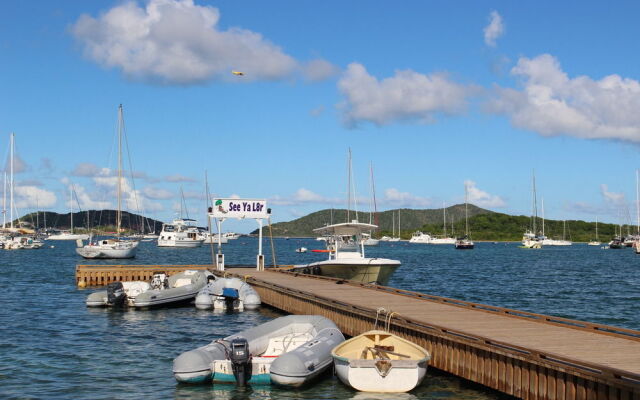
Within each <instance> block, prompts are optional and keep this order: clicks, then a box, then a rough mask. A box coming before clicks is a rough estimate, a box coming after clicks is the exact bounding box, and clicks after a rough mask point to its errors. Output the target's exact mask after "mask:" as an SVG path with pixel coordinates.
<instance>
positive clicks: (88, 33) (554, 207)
mask: <svg viewBox="0 0 640 400" xmlns="http://www.w3.org/2000/svg"><path fill="white" fill-rule="evenodd" d="M639 12H640V4H639V3H637V2H615V3H607V4H605V3H602V2H580V3H560V4H559V3H558V2H551V1H546V2H513V1H504V2H500V1H498V2H470V1H469V2H445V1H439V2H425V1H406V2H402V4H401V5H400V6H399V5H398V4H397V3H394V2H383V1H376V2H365V1H353V2H337V1H324V2H310V1H280V2H277V3H269V2H253V3H243V2H234V1H187V0H183V1H178V0H151V1H103V2H87V1H80V0H78V1H65V2H51V1H45V0H42V1H28V2H27V1H25V2H4V3H3V4H2V5H1V6H0V59H1V60H2V62H1V63H0V89H1V91H2V96H0V151H2V153H3V156H5V158H6V154H7V153H8V143H9V134H10V133H11V132H15V134H16V148H17V154H18V157H19V164H20V165H19V166H18V170H19V171H20V172H19V173H17V174H16V176H15V180H16V196H17V207H18V208H19V212H20V213H23V212H28V211H32V210H34V209H35V207H36V201H37V203H38V205H39V206H40V209H47V210H51V211H60V212H62V211H66V210H67V209H68V201H69V200H68V190H69V189H68V188H69V185H73V186H74V187H75V189H76V192H77V193H78V197H79V199H80V206H81V207H82V208H83V209H87V208H101V207H113V205H114V204H115V197H114V178H113V171H114V168H115V167H116V165H115V162H114V157H115V155H114V154H113V151H114V150H113V143H114V139H115V132H116V124H117V107H118V104H123V107H124V116H125V123H126V133H127V136H128V142H129V149H130V153H131V162H132V166H133V171H134V180H133V183H134V184H135V196H134V190H133V185H132V182H131V179H128V181H127V182H126V188H127V196H128V201H127V203H128V209H129V210H131V211H134V212H135V211H136V210H135V206H134V203H135V202H136V201H135V200H134V199H137V202H138V204H139V206H140V207H142V208H143V209H144V211H145V212H146V214H148V215H151V216H153V217H155V218H158V219H161V220H165V221H167V220H170V219H171V218H173V217H174V216H175V215H176V211H177V210H179V204H180V196H179V193H180V188H181V187H182V188H183V190H184V192H185V195H186V197H187V203H188V206H189V212H190V216H191V217H195V218H198V219H199V220H200V222H201V223H204V214H203V208H204V198H203V194H204V171H205V170H207V171H208V175H209V185H210V188H211V191H212V193H215V194H216V195H219V196H223V197H226V196H236V195H237V196H241V197H249V198H266V199H268V201H269V205H270V206H271V208H272V209H273V213H274V220H276V221H284V220H290V219H293V218H296V217H298V216H301V215H305V214H307V213H309V212H311V211H315V210H319V209H323V208H328V207H345V205H346V197H347V196H346V190H347V185H346V158H347V156H346V155H347V151H348V148H351V149H352V152H353V168H354V179H355V182H356V191H357V194H358V197H359V208H360V210H363V209H364V210H368V207H369V205H368V197H369V188H368V187H369V183H368V179H369V172H368V169H369V163H373V167H374V172H375V174H374V175H375V184H376V196H377V200H378V204H377V207H378V209H381V210H385V209H393V208H399V207H403V208H404V207H406V208H437V207H440V206H441V205H442V202H443V201H444V202H446V203H447V204H453V203H460V202H462V201H463V199H464V187H465V185H467V186H468V188H469V193H470V202H472V203H474V204H476V205H479V206H481V207H485V208H489V209H491V210H495V211H499V212H506V213H510V214H525V215H528V214H530V212H531V211H530V210H531V174H532V171H533V170H535V174H536V179H537V187H538V197H539V199H538V203H540V198H541V197H544V203H545V214H546V216H547V217H548V218H553V219H585V220H594V219H595V218H596V217H597V218H598V219H599V220H600V221H608V222H615V223H635V190H636V186H635V170H636V169H637V168H638V167H639V164H640V163H639V162H638V143H640V69H639V68H638V66H639V57H640V55H639V54H640V53H639V52H638V50H639V49H638V44H637V41H638V40H637V39H638V37H639V36H640V26H638V24H637V22H636V21H635V20H636V19H637V15H638V14H639ZM232 70H237V71H242V72H244V73H245V75H244V76H237V75H233V74H232V73H231V71H232ZM228 227H229V228H230V229H231V228H235V229H238V230H245V231H247V230H250V229H252V228H253V224H248V225H247V224H246V223H245V224H244V225H237V224H232V223H229V224H228Z"/></svg>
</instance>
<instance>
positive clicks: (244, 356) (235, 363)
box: [229, 338, 251, 386]
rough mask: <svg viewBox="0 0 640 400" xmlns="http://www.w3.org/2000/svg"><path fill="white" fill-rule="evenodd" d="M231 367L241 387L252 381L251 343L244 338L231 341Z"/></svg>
mask: <svg viewBox="0 0 640 400" xmlns="http://www.w3.org/2000/svg"><path fill="white" fill-rule="evenodd" d="M229 359H230V360H231V367H232V368H233V376H235V378H236V382H237V383H238V385H239V386H245V385H246V383H247V381H249V379H251V354H250V353H249V342H247V339H244V338H236V339H233V340H232V341H231V354H230V355H229Z"/></svg>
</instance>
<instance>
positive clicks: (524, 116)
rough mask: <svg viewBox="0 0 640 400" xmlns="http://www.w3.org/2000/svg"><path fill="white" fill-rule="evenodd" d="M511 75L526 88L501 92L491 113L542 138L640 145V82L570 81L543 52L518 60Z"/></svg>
mask: <svg viewBox="0 0 640 400" xmlns="http://www.w3.org/2000/svg"><path fill="white" fill-rule="evenodd" d="M511 73H512V74H513V75H515V76H517V77H520V78H521V80H522V86H523V88H522V90H521V91H518V90H515V89H505V88H497V89H496V96H495V98H494V99H493V100H492V101H490V102H489V104H488V109H489V111H492V112H496V113H500V114H506V115H508V116H510V117H511V123H512V124H513V125H514V126H516V127H518V128H522V129H527V130H531V131H534V132H537V133H539V134H541V135H543V136H557V135H569V136H575V137H579V138H586V139H618V140H624V141H630V142H635V143H638V142H640V112H638V110H640V82H638V81H636V80H633V79H629V78H622V77H620V76H619V75H609V76H606V77H604V78H602V79H601V80H593V79H591V78H589V77H587V76H578V77H576V78H573V79H571V78H569V77H568V76H567V74H566V73H565V72H564V71H562V69H561V67H560V63H559V62H558V60H557V59H556V58H555V57H553V56H551V55H549V54H543V55H540V56H538V57H535V58H533V59H529V58H524V57H523V58H520V59H519V61H518V64H517V65H516V66H515V67H514V68H513V69H512V70H511Z"/></svg>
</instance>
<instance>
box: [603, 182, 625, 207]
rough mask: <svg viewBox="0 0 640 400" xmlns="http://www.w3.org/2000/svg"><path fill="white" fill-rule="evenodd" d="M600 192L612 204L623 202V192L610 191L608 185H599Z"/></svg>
mask: <svg viewBox="0 0 640 400" xmlns="http://www.w3.org/2000/svg"><path fill="white" fill-rule="evenodd" d="M600 193H602V197H604V199H605V201H607V202H610V203H614V204H622V203H624V202H625V199H624V193H615V192H610V191H609V187H608V186H607V185H605V184H604V183H603V184H602V185H600Z"/></svg>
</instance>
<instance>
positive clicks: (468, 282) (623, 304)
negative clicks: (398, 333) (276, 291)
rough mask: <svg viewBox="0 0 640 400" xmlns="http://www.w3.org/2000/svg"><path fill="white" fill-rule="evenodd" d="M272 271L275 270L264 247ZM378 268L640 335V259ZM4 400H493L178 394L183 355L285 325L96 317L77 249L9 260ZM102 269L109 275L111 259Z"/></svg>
mask: <svg viewBox="0 0 640 400" xmlns="http://www.w3.org/2000/svg"><path fill="white" fill-rule="evenodd" d="M275 242H276V250H277V256H278V262H279V263H281V264H299V263H304V262H311V261H316V260H321V259H323V258H325V257H326V255H323V254H322V253H320V254H316V253H312V252H308V253H296V252H295V249H296V248H298V247H302V246H304V247H307V248H309V249H314V248H320V247H321V246H322V243H321V242H317V241H315V240H298V239H291V240H287V241H285V240H276V241H275ZM256 248H257V240H255V239H239V240H236V241H235V242H230V244H229V245H227V246H225V247H224V251H225V258H226V261H227V262H228V263H229V264H245V265H251V264H254V263H255V252H256ZM264 249H265V251H266V260H268V261H269V260H271V255H270V254H269V251H270V246H269V243H268V241H266V242H265V246H264ZM367 254H368V255H369V256H372V257H383V256H384V257H388V258H396V259H399V260H401V261H402V266H401V267H400V268H399V269H398V270H397V272H396V273H395V274H394V275H393V277H392V278H391V281H390V286H394V287H398V288H402V289H408V290H416V291H420V292H425V293H430V294H434V295H440V296H445V297H452V298H458V299H462V300H467V301H475V302H480V303H488V304H493V305H497V306H504V307H510V308H516V309H524V310H527V311H532V312H539V313H543V314H554V315H559V316H565V317H568V318H576V319H583V320H588V321H594V322H600V323H608V324H614V325H619V326H624V327H627V328H631V329H638V328H640V320H639V318H638V313H637V308H636V304H637V301H638V300H639V299H640V275H638V274H637V271H638V268H639V266H640V257H635V255H634V254H633V253H632V251H631V250H629V251H627V250H618V251H606V250H601V249H599V248H595V249H594V248H592V247H588V246H584V245H574V246H571V247H570V248H564V249H561V248H558V249H542V250H539V251H535V252H531V251H523V250H521V249H518V248H517V247H516V245H515V244H507V245H505V244H499V245H494V244H490V243H478V244H477V246H476V249H475V250H473V251H471V252H460V251H455V250H454V249H453V246H451V247H449V246H421V245H409V244H407V243H392V244H390V243H382V244H381V245H380V246H378V247H371V248H367ZM0 257H2V258H1V260H2V268H3V269H2V272H3V273H2V274H0V288H1V290H0V304H1V305H2V306H1V308H0V326H1V327H2V328H0V329H2V332H1V334H0V398H3V399H4V398H7V399H11V398H46V399H69V398H74V399H113V398H118V399H135V400H138V399H159V398H171V397H173V398H176V399H214V398H215V399H249V398H250V399H272V398H277V399H278V400H287V399H351V398H354V399H361V400H365V399H387V398H393V399H403V398H406V399H412V398H420V399H425V398H428V399H474V400H475V399H496V398H501V396H500V395H499V394H498V393H496V392H493V391H490V390H487V389H485V388H483V387H481V386H477V385H473V384H470V383H469V382H467V381H464V380H460V379H457V378H456V377H453V376H451V375H447V374H443V373H439V372H437V371H435V370H433V369H429V371H428V373H427V377H426V379H425V380H424V382H423V383H422V385H420V386H419V387H417V388H416V389H415V390H413V391H412V392H411V393H410V394H406V395H400V396H399V395H392V397H386V396H387V395H383V394H369V393H358V392H356V391H354V390H352V389H350V388H348V387H346V386H345V385H343V384H342V383H341V382H340V381H338V380H337V379H336V378H335V377H333V376H332V375H331V374H327V376H324V377H323V378H322V379H321V380H319V381H318V382H316V383H314V384H313V385H309V386H308V387H305V388H302V389H301V390H290V389H286V388H276V387H270V386H266V387H249V388H237V387H235V386H229V385H202V386H187V385H178V384H176V381H175V379H174V378H173V375H172V372H171V368H172V361H173V359H174V358H175V357H176V356H177V355H179V354H180V353H182V352H184V351H187V350H190V349H193V348H196V347H199V346H203V345H205V344H207V343H209V342H211V341H212V340H214V339H217V338H221V337H225V336H228V335H231V334H234V333H236V332H238V331H240V330H243V329H248V328H250V327H253V326H255V325H258V324H261V323H264V322H267V321H269V320H271V319H273V318H275V317H277V316H280V315H281V314H279V313H277V312H275V311H273V310H271V309H268V308H265V307H263V308H261V309H260V310H257V311H247V312H243V313H236V314H233V313H232V314H228V313H221V314H220V313H214V312H211V311H206V310H204V311H203V310H197V309H195V307H192V306H189V305H187V306H182V307H174V308H160V309H152V310H110V309H96V308H87V307H86V306H85V303H84V302H85V299H86V296H87V295H88V294H89V293H91V292H92V291H93V290H95V289H86V290H78V289H77V288H76V287H75V281H74V269H75V264H76V263H82V262H83V261H82V260H81V259H80V258H79V257H78V256H76V254H75V252H74V243H64V242H58V243H56V244H55V248H53V249H51V248H43V249H40V250H34V251H24V252H20V251H16V252H6V251H5V252H1V253H0ZM210 261H211V255H210V249H209V248H208V247H202V248H200V249H189V250H185V249H180V250H176V249H158V248H157V247H156V246H155V245H154V244H153V243H148V242H144V243H141V244H140V248H139V251H138V256H137V258H136V259H134V260H126V261H124V262H123V263H137V264H207V263H210ZM98 263H104V264H110V263H114V261H113V260H101V261H98Z"/></svg>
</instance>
